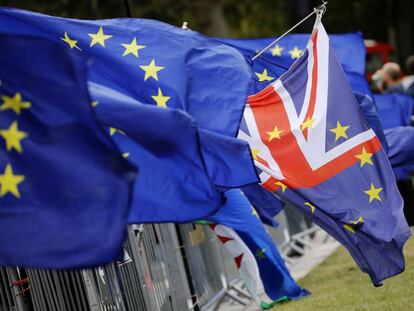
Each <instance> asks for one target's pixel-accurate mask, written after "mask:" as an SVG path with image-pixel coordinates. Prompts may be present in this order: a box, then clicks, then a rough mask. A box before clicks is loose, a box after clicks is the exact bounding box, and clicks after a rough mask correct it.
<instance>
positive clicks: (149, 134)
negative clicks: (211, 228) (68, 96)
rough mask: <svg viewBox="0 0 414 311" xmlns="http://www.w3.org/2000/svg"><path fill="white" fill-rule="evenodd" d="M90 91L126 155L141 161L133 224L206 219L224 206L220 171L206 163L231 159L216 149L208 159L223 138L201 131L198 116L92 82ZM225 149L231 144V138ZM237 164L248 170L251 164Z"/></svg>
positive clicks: (99, 111) (248, 153) (129, 158)
mask: <svg viewBox="0 0 414 311" xmlns="http://www.w3.org/2000/svg"><path fill="white" fill-rule="evenodd" d="M90 89H91V90H92V91H93V92H94V94H95V98H96V99H98V100H99V102H100V104H99V105H98V106H97V107H96V108H95V109H96V111H97V113H98V117H99V119H100V120H101V121H102V123H103V124H104V125H106V126H108V127H111V129H112V131H111V133H112V134H113V136H112V137H113V138H114V140H115V141H116V142H117V143H118V145H119V146H120V148H121V150H122V152H123V154H124V156H125V157H127V158H128V160H130V161H131V162H133V163H138V164H139V168H140V174H139V177H138V178H137V181H136V184H135V188H134V194H133V204H132V208H131V212H130V216H129V221H130V222H131V223H146V222H166V221H173V222H188V221H192V220H197V219H201V218H205V217H207V216H208V215H209V214H211V213H213V212H215V211H216V210H217V209H218V208H219V207H221V204H222V198H221V194H220V193H219V192H218V191H217V190H216V186H218V185H215V184H213V182H212V180H215V181H220V180H221V178H220V176H221V175H222V174H221V173H219V175H220V176H218V177H217V176H210V174H213V175H214V172H215V171H218V170H216V169H215V168H214V167H208V166H206V165H205V163H207V162H208V163H216V162H217V163H220V162H222V161H224V162H227V161H226V159H225V158H224V159H223V158H222V157H220V153H215V152H212V154H214V155H215V157H214V159H213V160H211V159H210V160H208V158H209V157H210V156H211V153H210V148H213V149H214V148H215V147H217V141H216V140H217V139H218V140H219V143H220V139H219V138H217V137H214V138H215V139H213V140H212V139H211V137H210V136H209V134H208V133H204V134H202V135H200V134H201V133H200V132H199V129H198V127H197V125H196V123H195V121H194V119H193V118H191V117H190V116H189V115H188V114H186V113H185V112H183V111H181V110H176V109H161V108H159V107H154V106H151V105H142V104H140V103H138V102H136V101H135V100H134V99H132V98H130V97H127V96H125V95H122V94H120V93H117V92H115V91H113V90H111V89H108V88H104V87H102V86H97V85H94V84H92V83H91V84H90ZM115 129H116V130H115ZM228 138H229V139H232V140H236V139H235V138H231V137H228ZM226 141H227V140H226ZM237 145H238V146H239V144H237ZM241 146H242V150H241V152H242V153H244V154H245V156H246V157H248V159H250V149H249V148H248V147H247V146H245V147H246V148H244V146H243V145H241ZM205 148H207V150H204V149H205ZM225 148H232V147H231V142H230V145H229V146H226V147H225ZM225 155H227V152H224V156H225ZM205 159H207V160H208V161H205ZM236 162H237V161H236ZM242 162H243V161H242ZM238 167H239V168H240V169H241V170H242V171H245V170H246V169H247V170H249V169H250V167H252V166H247V167H241V165H239V166H238ZM229 169H230V168H229ZM224 173H225V172H224ZM230 175H231V174H230Z"/></svg>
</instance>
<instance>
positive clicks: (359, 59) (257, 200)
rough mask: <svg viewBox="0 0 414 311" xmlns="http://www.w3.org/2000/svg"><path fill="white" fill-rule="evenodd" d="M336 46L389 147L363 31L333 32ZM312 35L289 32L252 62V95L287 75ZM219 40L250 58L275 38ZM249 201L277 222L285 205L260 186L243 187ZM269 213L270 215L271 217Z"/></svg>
mask: <svg viewBox="0 0 414 311" xmlns="http://www.w3.org/2000/svg"><path fill="white" fill-rule="evenodd" d="M329 38H330V42H331V45H332V46H333V48H334V49H335V50H336V51H338V59H339V61H340V63H341V65H342V67H343V69H344V71H345V74H346V77H347V79H348V81H349V82H350V84H351V87H352V90H353V92H354V93H355V94H356V95H355V96H356V97H357V100H358V102H359V103H360V105H361V109H362V111H363V113H364V116H365V117H366V119H367V121H368V123H369V125H370V126H371V127H372V129H373V130H374V131H375V133H376V135H377V137H378V138H379V139H380V141H381V143H382V145H383V146H384V147H385V148H386V146H387V145H386V140H385V136H384V134H383V130H382V127H381V124H380V123H379V120H378V115H377V113H376V108H375V103H374V102H373V100H372V95H371V91H370V88H369V85H368V82H367V81H366V79H365V54H366V49H365V45H364V40H363V37H362V35H361V33H348V34H340V35H330V36H329ZM308 39H309V36H308V35H306V34H289V35H287V36H285V37H284V38H282V39H281V40H280V41H279V42H278V43H277V44H275V45H274V46H273V47H272V48H271V49H269V50H267V51H265V52H264V53H263V54H262V55H261V56H260V57H259V58H257V59H255V60H254V61H252V62H251V63H250V65H251V66H252V71H253V76H252V83H251V87H250V94H255V93H257V92H259V91H261V90H262V89H264V88H265V87H266V86H268V85H269V84H271V83H273V82H274V81H275V80H276V79H278V78H279V77H280V76H281V75H282V74H284V73H285V72H286V71H287V70H288V69H289V68H290V67H291V65H292V64H293V63H294V61H295V60H297V59H298V58H299V57H300V56H301V54H302V52H303V51H304V50H305V49H306V44H307V41H308ZM217 40H219V41H220V42H223V43H225V44H228V45H230V46H232V47H234V48H237V49H238V50H239V51H240V52H241V53H242V54H243V55H244V56H245V57H246V59H248V60H250V59H251V58H252V57H253V56H254V55H255V54H257V52H258V51H260V50H261V49H262V48H263V47H265V46H267V45H269V44H270V43H271V42H272V41H273V40H274V38H264V39H221V38H220V39H217ZM243 191H244V192H245V194H246V195H247V196H248V198H249V200H250V202H251V203H252V204H253V205H254V206H255V207H256V209H257V211H258V213H259V215H260V217H261V219H262V220H263V221H264V222H265V223H267V224H269V225H272V224H274V223H273V222H272V219H271V217H272V216H274V215H276V214H277V213H278V212H279V211H280V210H281V209H282V208H283V204H282V203H281V202H280V201H279V200H277V199H276V198H275V197H274V196H273V195H272V194H271V193H269V192H267V191H266V190H262V191H260V186H259V185H249V186H247V187H243ZM269 216H270V217H269Z"/></svg>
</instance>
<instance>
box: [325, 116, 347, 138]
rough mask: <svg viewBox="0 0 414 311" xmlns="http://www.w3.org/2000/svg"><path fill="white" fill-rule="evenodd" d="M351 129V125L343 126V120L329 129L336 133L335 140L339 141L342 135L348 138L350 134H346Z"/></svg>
mask: <svg viewBox="0 0 414 311" xmlns="http://www.w3.org/2000/svg"><path fill="white" fill-rule="evenodd" d="M348 129H349V125H347V126H342V125H341V122H339V121H337V122H336V127H335V128H333V129H331V130H329V131H330V132H332V133H334V134H335V141H337V140H338V139H339V138H340V137H343V138H348V135H346V131H347V130H348Z"/></svg>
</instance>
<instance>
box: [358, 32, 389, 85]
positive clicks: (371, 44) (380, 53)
mask: <svg viewBox="0 0 414 311" xmlns="http://www.w3.org/2000/svg"><path fill="white" fill-rule="evenodd" d="M365 46H366V48H367V63H366V76H367V79H368V81H369V82H371V79H372V75H373V74H374V73H375V71H377V70H378V69H380V68H381V67H382V65H384V64H385V63H387V62H389V61H391V60H392V53H393V51H394V48H393V47H392V46H391V45H390V44H388V43H385V42H377V41H374V40H365Z"/></svg>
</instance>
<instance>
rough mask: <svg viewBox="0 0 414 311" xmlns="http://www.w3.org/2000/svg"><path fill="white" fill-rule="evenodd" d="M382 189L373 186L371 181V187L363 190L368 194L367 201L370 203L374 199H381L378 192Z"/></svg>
mask: <svg viewBox="0 0 414 311" xmlns="http://www.w3.org/2000/svg"><path fill="white" fill-rule="evenodd" d="M382 190H383V188H375V186H374V184H373V183H371V188H370V189H369V190H365V191H364V192H365V193H366V194H368V195H369V203H371V202H372V201H373V200H374V199H377V200H378V201H381V198H380V196H379V193H380V192H381V191H382Z"/></svg>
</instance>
